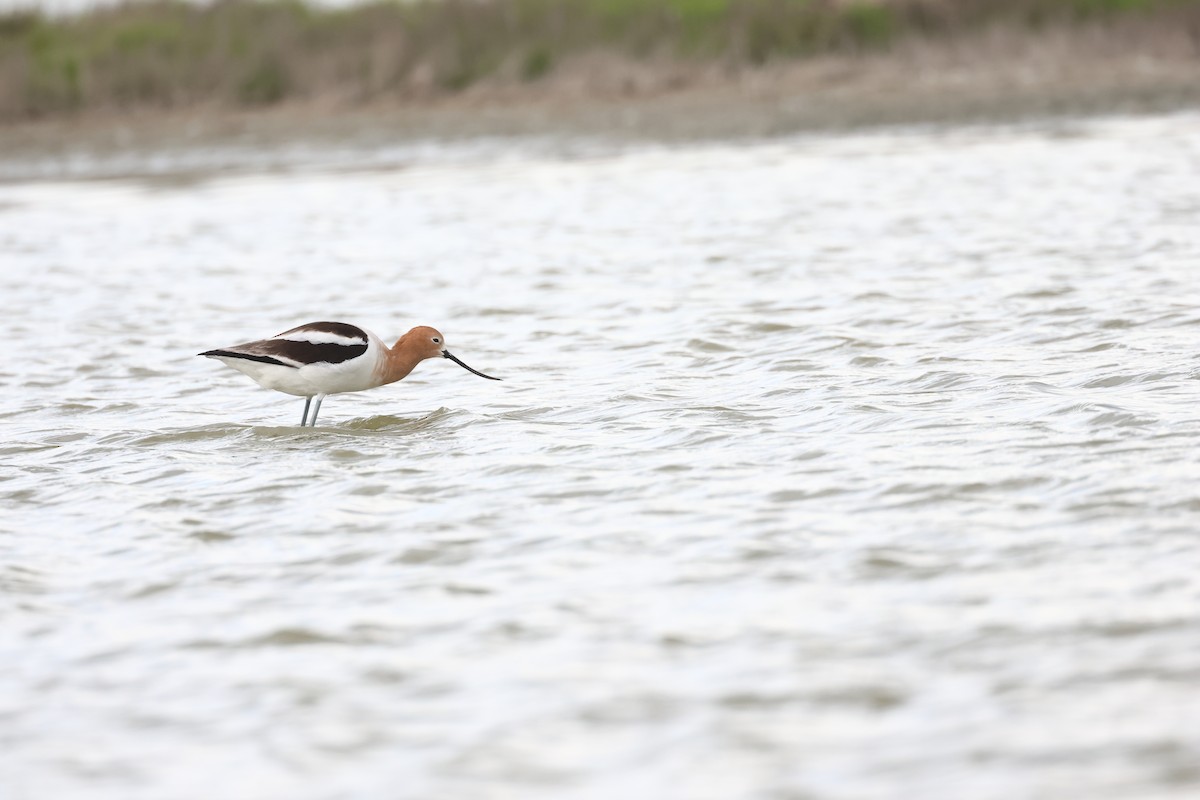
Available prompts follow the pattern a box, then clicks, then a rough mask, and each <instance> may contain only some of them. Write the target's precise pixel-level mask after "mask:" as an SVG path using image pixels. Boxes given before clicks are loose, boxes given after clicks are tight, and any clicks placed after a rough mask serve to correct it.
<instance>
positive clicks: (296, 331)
mask: <svg viewBox="0 0 1200 800" xmlns="http://www.w3.org/2000/svg"><path fill="white" fill-rule="evenodd" d="M369 344H370V339H369V338H368V336H367V332H366V331H364V330H363V329H362V328H359V327H357V326H354V325H348V324H346V323H345V322H310V323H308V324H307V325H301V326H299V327H298V328H292V329H291V330H290V331H284V332H283V333H280V334H278V335H276V336H272V337H271V338H270V339H260V340H259V341H257V342H246V343H245V344H237V345H234V346H233V347H223V348H221V349H219V350H209V351H208V352H205V353H201V354H200V355H202V356H217V357H224V358H238V359H244V360H246V361H256V362H259V363H261V364H275V365H278V366H281V367H292V368H295V369H299V368H300V367H306V366H310V365H318V364H326V365H332V364H341V363H342V362H344V361H349V360H350V359H352V358H358V357H359V356H361V355H362V354H364V353H366V352H367V347H368V345H369Z"/></svg>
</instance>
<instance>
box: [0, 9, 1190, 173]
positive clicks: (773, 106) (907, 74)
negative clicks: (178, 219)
mask: <svg viewBox="0 0 1200 800" xmlns="http://www.w3.org/2000/svg"><path fill="white" fill-rule="evenodd" d="M1136 33H1137V31H1136V30H1135V31H1134V34H1135V35H1131V34H1130V31H1128V30H1116V29H1113V28H1110V27H1105V26H1093V27H1079V28H1070V29H1068V28H1057V29H1054V30H1049V31H1044V32H1041V33H1039V34H1037V35H1027V34H1019V33H1017V32H1014V31H1008V30H993V31H986V32H979V33H975V34H971V35H969V36H963V37H955V38H953V39H943V40H911V41H906V42H903V43H900V44H898V45H896V46H894V47H891V48H888V49H886V50H881V51H878V52H872V53H864V54H853V55H851V54H841V53H831V54H826V55H820V56H815V57H811V58H807V59H803V60H797V61H791V62H785V63H781V64H773V65H768V66H762V67H755V68H739V69H726V68H718V67H713V66H698V65H681V64H679V63H675V62H661V63H653V62H650V63H632V62H629V61H628V60H625V59H621V58H619V57H616V56H612V55H592V56H588V57H580V58H578V59H574V60H572V61H570V62H568V63H565V64H563V65H561V66H560V68H559V69H557V70H556V71H555V72H554V73H553V74H551V75H548V76H546V77H545V78H544V79H542V80H539V81H537V82H534V83H504V82H499V81H497V82H488V81H481V82H480V83H479V84H477V85H474V86H471V87H469V88H466V89H464V90H463V91H460V92H456V93H453V94H448V95H438V96H431V97H425V98H408V99H405V100H403V101H395V100H389V101H383V100H381V101H377V102H371V103H365V104H361V105H357V106H355V107H352V108H346V107H343V106H341V105H339V104H338V103H336V102H332V101H330V100H329V99H328V98H315V99H305V100H298V101H289V102H281V103H278V104H275V105H272V106H270V107H267V108H259V109H253V110H237V109H229V108H225V107H221V106H217V105H200V106H194V107H189V108H185V109H177V110H153V109H150V110H148V109H139V110H136V111H134V112H116V111H111V110H103V111H82V112H78V113H73V114H69V115H60V116H56V117H53V118H50V119H45V120H40V121H24V122H15V123H9V124H6V125H0V154H2V155H0V164H3V168H2V169H0V179H6V180H22V179H28V178H35V177H54V176H55V175H63V176H66V175H70V174H72V170H71V169H70V168H68V167H65V166H64V167H62V168H56V167H55V166H54V164H55V163H59V164H66V163H67V160H68V159H74V163H78V161H79V158H80V154H81V153H82V154H83V155H84V156H85V157H86V159H90V162H89V163H91V164H93V167H94V169H93V170H92V173H91V174H94V175H96V176H104V175H107V174H115V173H126V174H137V173H139V172H142V171H143V168H142V167H140V166H139V163H140V162H139V158H141V159H142V160H143V161H144V160H149V159H152V158H155V157H161V156H165V157H167V158H168V159H169V155H170V153H172V152H178V151H180V150H186V149H197V148H208V149H221V148H242V149H247V148H248V149H251V150H254V149H258V150H260V151H263V152H269V151H272V150H275V149H277V148H279V147H280V146H282V145H289V144H291V145H294V144H302V145H305V146H307V147H310V148H317V149H320V148H322V147H326V146H337V147H349V148H366V149H370V148H379V147H386V146H389V145H391V144H395V143H400V142H414V141H430V140H433V141H438V142H454V141H463V140H469V139H474V138H478V137H550V138H580V137H583V138H591V139H597V140H604V141H614V142H627V141H653V142H673V141H687V140H719V139H731V138H734V139H736V138H743V137H769V136H779V135H787V134H793V133H801V132H805V131H833V130H848V129H858V128H863V127H870V126H880V125H908V124H950V125H953V124H964V123H980V122H1011V121H1017V120H1022V119H1036V118H1054V117H1076V116H1091V115H1110V114H1141V113H1162V112H1170V111H1176V110H1184V109H1191V108H1198V107H1200V44H1198V41H1200V37H1197V36H1196V35H1194V34H1192V33H1191V32H1189V31H1188V30H1184V29H1180V30H1177V31H1164V30H1162V29H1153V30H1147V31H1145V35H1144V36H1143V37H1142V38H1139V37H1138V36H1137V35H1136ZM118 155H124V158H123V160H121V161H120V165H117V166H111V167H106V166H105V164H106V159H108V160H110V161H111V160H112V159H114V158H115V157H116V156H118ZM281 158H282V157H281ZM212 168H213V169H215V170H220V169H222V164H221V163H220V159H219V158H218V159H216V160H215V161H214V163H213V166H212ZM75 172H79V169H76V170H75ZM83 172H84V173H85V174H86V173H87V170H86V169H85V170H83Z"/></svg>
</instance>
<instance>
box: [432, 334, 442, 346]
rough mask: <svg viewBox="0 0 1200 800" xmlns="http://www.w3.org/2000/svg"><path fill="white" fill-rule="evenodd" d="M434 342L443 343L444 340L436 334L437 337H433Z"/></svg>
mask: <svg viewBox="0 0 1200 800" xmlns="http://www.w3.org/2000/svg"><path fill="white" fill-rule="evenodd" d="M433 343H434V344H441V343H442V340H441V339H439V338H438V337H436V336H435V337H433Z"/></svg>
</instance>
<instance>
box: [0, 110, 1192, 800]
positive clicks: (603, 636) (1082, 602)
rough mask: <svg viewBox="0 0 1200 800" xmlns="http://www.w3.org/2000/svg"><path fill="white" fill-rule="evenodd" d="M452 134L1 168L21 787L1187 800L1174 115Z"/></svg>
mask: <svg viewBox="0 0 1200 800" xmlns="http://www.w3.org/2000/svg"><path fill="white" fill-rule="evenodd" d="M456 152H457V151H454V150H448V151H446V152H442V153H440V154H439V155H438V157H436V158H429V159H422V158H412V159H411V160H409V161H404V160H403V159H401V160H399V161H395V162H394V163H391V162H389V163H390V167H389V168H387V169H382V168H380V169H367V170H353V171H352V170H344V169H343V170H330V169H321V170H316V169H313V170H306V169H293V170H291V171H287V172H282V173H274V174H254V173H252V172H251V173H246V174H243V175H241V176H238V177H219V176H216V175H203V174H201V175H194V174H193V175H191V176H190V177H189V179H188V180H182V181H180V180H176V181H167V180H161V179H155V180H139V179H136V178H130V179H125V180H107V181H91V180H83V179H82V178H83V177H86V176H81V179H80V180H66V179H64V180H59V181H56V182H31V183H9V184H6V185H0V297H3V299H4V314H3V317H2V318H0V333H2V335H3V340H4V341H5V342H7V345H8V347H7V350H6V357H5V358H4V359H3V361H0V386H2V387H3V389H4V400H3V404H2V405H0V431H2V433H3V436H2V438H0V614H2V615H3V619H2V626H0V663H2V664H3V665H4V668H3V669H2V670H0V794H2V795H3V796H4V797H5V798H8V800H25V799H26V798H46V797H54V798H84V797H86V798H89V800H94V799H95V798H114V799H116V798H120V799H121V800H133V799H136V798H154V799H155V800H160V799H161V798H201V797H203V798H209V797H227V798H265V797H289V798H313V799H314V800H315V799H316V798H321V799H324V798H425V797H435V796H444V797H473V798H493V797H495V798H509V797H522V798H529V797H548V798H550V797H553V798H562V797H580V798H585V797H586V798H612V797H637V798H659V797H678V798H714V799H717V798H720V799H722V800H724V799H727V798H735V797H737V798H876V797H879V798H890V797H896V796H900V795H902V794H911V795H912V796H918V797H925V798H931V797H933V798H963V797H971V798H1013V797H1045V798H1051V797H1105V798H1171V797H1179V798H1183V797H1192V796H1195V795H1194V793H1195V792H1196V790H1197V789H1198V788H1200V769H1198V768H1197V764H1200V726H1197V724H1196V720H1197V718H1200V695H1198V694H1197V692H1196V682H1197V680H1198V678H1200V577H1198V574H1197V570H1196V563H1197V559H1196V550H1197V539H1196V536H1197V530H1198V522H1200V488H1198V487H1200V465H1198V459H1197V453H1198V452H1200V412H1198V411H1197V403H1196V394H1197V390H1198V389H1200V384H1198V383H1197V379H1198V378H1200V366H1198V364H1197V350H1198V348H1197V342H1198V335H1200V281H1198V272H1197V270H1198V269H1200V228H1198V227H1197V224H1196V221H1197V215H1198V214H1200V183H1197V181H1196V180H1195V175H1196V172H1197V169H1198V168H1200V118H1198V117H1196V116H1186V115H1185V116H1175V117H1170V118H1162V119H1144V120H1138V121H1127V120H1109V121H1099V122H1092V123H1078V124H1070V125H1063V124H1057V125H1055V126H1053V127H1050V126H1026V127H1008V128H996V129H984V128H973V129H959V130H940V129H935V130H926V129H919V130H909V131H894V132H884V133H874V134H862V135H843V136H839V137H828V138H826V137H811V136H810V137H800V138H794V139H787V140H775V141H768V142H757V143H756V142H742V143H730V144H709V145H695V146H691V147H687V148H683V149H675V150H664V149H661V148H654V147H641V148H632V149H624V150H616V149H613V150H610V151H607V152H605V151H602V150H594V149H585V151H581V152H585V155H580V154H579V153H576V154H575V155H569V154H568V155H555V154H553V153H549V152H547V151H545V150H544V149H539V148H536V147H530V148H525V149H521V148H520V147H519V146H517V147H516V149H514V150H508V149H504V148H496V149H494V152H493V153H492V155H491V156H489V157H480V155H479V153H480V151H479V150H478V148H475V149H471V148H467V149H465V150H464V151H462V154H461V157H456V155H455V153H456ZM264 157H265V154H264ZM363 163H377V162H372V160H371V155H370V154H363ZM168 171H169V170H168ZM318 319H335V320H343V321H348V322H353V323H357V324H360V325H363V326H365V327H368V328H370V329H372V330H374V331H375V332H377V333H379V334H380V335H382V336H384V337H385V338H388V339H391V338H393V337H396V336H398V335H399V334H400V333H402V332H403V331H405V330H407V328H408V327H410V326H411V325H414V324H430V325H434V326H437V327H438V328H440V329H441V330H442V331H443V332H444V333H445V334H446V335H447V337H448V340H449V346H450V348H451V349H452V350H453V351H454V352H455V353H456V354H457V355H458V356H460V357H461V358H463V359H464V360H465V361H466V362H467V363H469V364H471V365H472V366H474V367H476V368H478V369H480V370H483V371H485V372H487V373H489V374H493V375H498V376H501V377H503V378H504V382H503V383H494V382H491V381H485V380H482V379H479V378H477V377H475V376H472V375H470V374H468V373H467V372H465V371H463V370H461V369H460V368H458V367H456V366H455V365H453V364H451V363H450V362H447V361H444V360H439V361H436V362H427V363H425V364H422V365H421V366H420V367H419V368H418V369H417V371H416V372H415V373H414V374H413V375H412V376H411V377H410V378H408V379H406V380H405V381H403V382H402V383H399V384H396V385H394V386H390V387H385V388H381V389H378V390H375V391H373V392H368V393H363V394H357V395H346V396H335V397H331V398H329V399H328V400H327V401H326V402H325V405H324V407H323V409H322V413H321V421H320V424H319V426H318V427H317V428H316V429H315V430H308V429H301V428H299V427H297V423H298V421H299V418H300V413H301V409H302V405H303V403H302V401H300V400H299V399H297V398H292V397H288V396H285V395H280V394H276V393H272V392H268V391H266V390H262V389H260V388H258V387H256V386H255V385H254V384H252V383H251V382H250V381H249V380H248V379H247V378H245V377H244V376H242V375H240V374H238V373H236V372H234V371H232V370H229V369H227V368H224V367H222V366H221V365H220V364H217V363H215V362H212V361H210V360H206V359H200V358H196V357H195V355H194V354H195V353H197V352H199V351H201V350H206V349H210V348H213V347H219V346H222V345H230V344H234V343H236V342H240V341H245V340H247V339H252V338H258V337H261V336H265V335H269V334H273V333H276V332H278V331H281V330H284V329H286V328H289V327H292V326H294V325H296V324H299V323H302V322H306V321H311V320H318Z"/></svg>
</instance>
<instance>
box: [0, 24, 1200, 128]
mask: <svg viewBox="0 0 1200 800" xmlns="http://www.w3.org/2000/svg"><path fill="white" fill-rule="evenodd" d="M1076 26H1090V27H1091V28H1095V27H1096V26H1102V27H1106V28H1117V29H1119V28H1121V27H1123V26H1130V27H1136V28H1137V29H1138V30H1139V36H1140V41H1143V42H1144V41H1146V31H1147V29H1150V30H1151V31H1153V30H1154V29H1161V30H1162V31H1163V32H1164V34H1166V33H1168V32H1169V33H1171V34H1172V35H1176V36H1177V35H1178V32H1179V30H1180V29H1181V28H1182V29H1186V30H1189V31H1193V32H1194V38H1195V39H1196V40H1197V41H1200V1H1198V0H1003V1H1000V0H874V1H872V0H427V1H426V2H416V3H373V4H368V5H362V6H356V7H352V8H349V9H340V10H333V9H318V8H313V7H310V6H307V5H304V4H301V3H298V2H280V1H277V0H272V1H269V2H235V1H233V0H226V1H225V2H218V3H216V4H214V5H211V6H206V7H195V6H190V5H185V4H182V3H176V2H163V3H151V4H134V5H128V6H123V7H117V8H111V9H101V10H96V11H92V12H89V13H86V14H83V15H80V16H73V17H66V18H49V17H44V16H40V15H38V14H35V13H12V14H8V15H7V16H0V120H4V121H10V122H11V121H22V120H38V119H47V118H54V117H62V116H65V115H71V114H78V113H80V112H86V111H93V110H94V111H106V112H113V111H117V112H123V111H128V110H147V109H164V110H166V109H171V110H179V109H188V108H192V107H216V108H230V109H239V108H256V107H264V106H272V105H277V104H309V105H319V106H321V107H322V108H325V109H330V108H332V109H344V108H355V107H366V106H370V105H372V104H395V103H404V102H412V101H419V100H422V99H429V98H439V97H447V96H453V95H455V94H459V93H462V92H464V91H465V90H468V89H472V90H475V91H479V90H480V87H484V88H487V87H504V86H528V85H533V84H537V83H539V82H542V81H545V80H547V79H548V78H551V77H553V76H554V75H555V73H556V72H558V71H559V70H561V69H563V68H564V67H566V66H569V65H571V64H572V63H573V62H576V63H578V62H579V61H580V60H581V59H586V58H588V57H594V56H596V55H597V54H604V55H605V56H606V57H607V58H609V59H610V61H611V59H612V58H617V59H620V60H621V61H622V62H629V63H636V64H643V65H663V64H670V65H672V67H673V68H674V69H676V70H678V69H680V68H681V67H682V68H684V69H687V68H705V69H713V68H718V69H722V70H727V71H744V70H754V69H761V68H765V67H770V66H773V65H778V64H781V63H787V62H795V61H802V60H805V59H810V58H813V57H817V56H822V55H829V54H841V55H846V54H870V53H877V52H881V51H885V50H887V49H889V48H892V47H895V46H897V44H899V43H902V42H912V41H915V40H923V41H946V40H953V39H954V38H956V37H966V36H971V35H975V34H978V33H979V32H980V31H990V30H1000V29H1002V30H1006V31H1009V32H1015V33H1017V34H1019V35H1023V36H1024V35H1028V36H1031V37H1036V36H1042V35H1045V34H1046V33H1047V32H1048V31H1050V32H1052V31H1061V30H1064V29H1070V28H1072V27H1076ZM1151 39H1152V37H1151Z"/></svg>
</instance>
